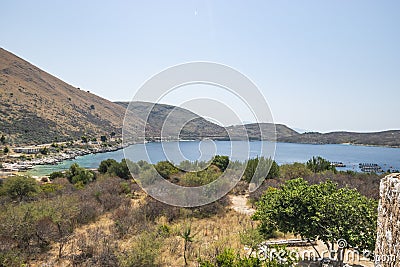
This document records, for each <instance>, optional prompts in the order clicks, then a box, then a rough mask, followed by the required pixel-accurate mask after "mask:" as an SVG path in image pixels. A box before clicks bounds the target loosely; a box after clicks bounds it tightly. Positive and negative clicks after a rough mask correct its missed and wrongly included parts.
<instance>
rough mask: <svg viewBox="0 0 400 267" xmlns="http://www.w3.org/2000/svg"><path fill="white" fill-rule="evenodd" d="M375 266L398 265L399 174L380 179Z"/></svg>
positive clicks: (399, 262)
mask: <svg viewBox="0 0 400 267" xmlns="http://www.w3.org/2000/svg"><path fill="white" fill-rule="evenodd" d="M379 196H380V199H379V206H378V227H377V239H376V246H375V266H379V267H395V266H400V174H391V175H388V176H386V177H385V178H383V179H382V180H381V184H380V191H379Z"/></svg>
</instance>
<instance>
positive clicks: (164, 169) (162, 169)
mask: <svg viewBox="0 0 400 267" xmlns="http://www.w3.org/2000/svg"><path fill="white" fill-rule="evenodd" d="M154 168H156V170H157V172H158V173H159V174H160V175H161V176H162V177H163V178H164V179H169V178H171V175H173V174H176V173H178V172H179V169H178V168H177V167H175V166H174V165H173V164H172V163H171V162H169V161H160V162H158V163H157V164H155V165H154Z"/></svg>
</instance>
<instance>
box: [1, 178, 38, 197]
mask: <svg viewBox="0 0 400 267" xmlns="http://www.w3.org/2000/svg"><path fill="white" fill-rule="evenodd" d="M0 192H1V194H2V195H6V196H9V197H10V198H11V199H15V200H18V201H19V202H21V201H23V200H25V199H28V198H30V197H32V196H34V195H35V194H36V193H38V192H39V186H38V184H37V182H36V180H35V179H33V178H31V177H27V176H14V177H10V178H7V179H5V181H4V182H3V184H2V187H1V190H0Z"/></svg>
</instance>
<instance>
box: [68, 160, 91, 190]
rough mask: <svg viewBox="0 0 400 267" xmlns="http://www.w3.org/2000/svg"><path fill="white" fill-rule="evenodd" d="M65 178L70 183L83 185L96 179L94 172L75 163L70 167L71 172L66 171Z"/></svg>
mask: <svg viewBox="0 0 400 267" xmlns="http://www.w3.org/2000/svg"><path fill="white" fill-rule="evenodd" d="M65 176H66V177H67V179H68V181H69V182H70V183H72V184H82V185H85V184H87V183H89V182H92V181H94V180H95V179H96V176H95V174H94V172H92V171H90V170H86V169H85V168H82V167H80V166H79V165H78V164H77V163H74V164H72V165H71V166H70V167H69V170H68V171H66V173H65Z"/></svg>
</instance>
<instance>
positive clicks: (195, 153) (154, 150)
mask: <svg viewBox="0 0 400 267" xmlns="http://www.w3.org/2000/svg"><path fill="white" fill-rule="evenodd" d="M232 143H233V144H234V145H232V144H231V142H229V141H215V142H212V141H207V142H200V141H185V142H163V143H147V144H136V145H132V146H130V147H128V148H126V149H125V154H126V155H127V156H128V158H129V159H131V160H133V161H138V160H146V161H151V162H152V163H156V162H158V161H161V160H166V159H167V158H168V159H169V160H170V161H172V162H175V163H179V162H180V161H182V160H184V159H188V160H192V161H193V160H209V159H211V158H212V156H214V155H215V154H219V155H228V156H230V157H231V158H233V159H234V160H241V161H243V160H246V159H247V158H253V157H256V156H257V155H260V151H261V146H262V145H263V146H271V144H270V143H268V142H262V141H254V142H250V143H249V145H250V146H249V149H248V147H247V146H248V143H247V142H243V141H234V142H232ZM232 146H234V147H235V148H236V150H235V151H236V152H235V153H234V155H232V154H231V150H232ZM144 148H145V149H144ZM237 149H239V153H237V151H238V150H237ZM247 152H249V153H247ZM146 153H147V154H146ZM313 156H322V157H324V158H326V159H328V160H330V161H341V162H343V163H344V164H346V165H347V167H346V168H344V169H345V170H348V169H349V170H354V171H359V169H358V164H359V163H377V164H379V165H380V166H381V167H382V168H383V170H385V171H386V170H387V169H389V168H391V169H395V170H399V169H400V148H387V147H369V146H353V145H309V144H292V143H277V144H276V151H275V160H276V161H277V163H278V164H285V163H293V162H306V161H307V160H308V159H310V158H311V157H313ZM108 158H113V159H115V160H117V161H120V160H121V159H123V158H124V150H118V151H113V152H107V153H100V154H90V155H85V156H81V157H77V158H76V159H75V160H66V161H63V162H61V163H59V164H57V165H39V166H36V167H35V168H34V169H32V170H30V171H29V172H28V173H29V174H30V175H34V176H40V175H47V174H50V173H51V172H53V171H58V170H65V169H68V168H69V166H70V165H71V164H72V163H74V162H76V163H78V164H79V165H80V166H83V167H85V168H97V167H98V166H99V164H100V162H101V161H102V160H105V159H108Z"/></svg>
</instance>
